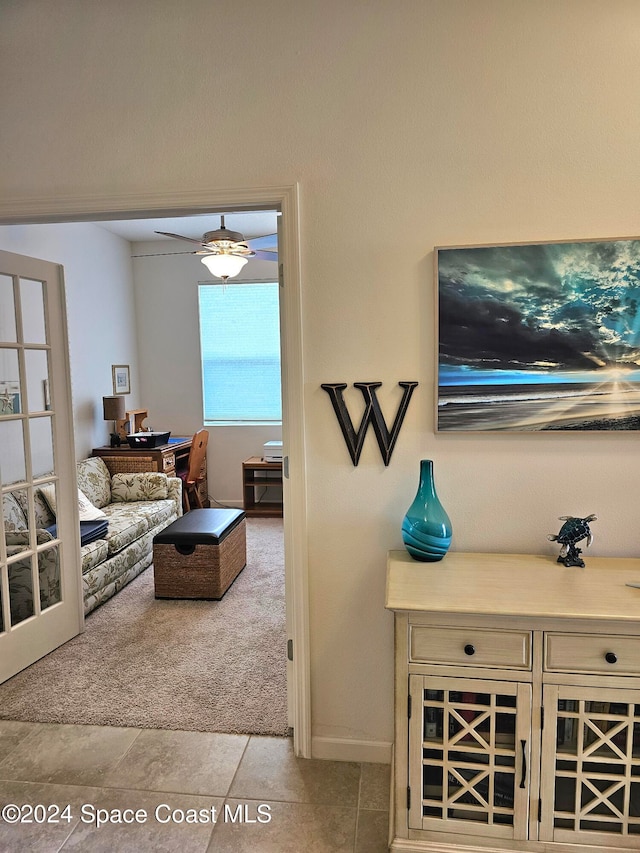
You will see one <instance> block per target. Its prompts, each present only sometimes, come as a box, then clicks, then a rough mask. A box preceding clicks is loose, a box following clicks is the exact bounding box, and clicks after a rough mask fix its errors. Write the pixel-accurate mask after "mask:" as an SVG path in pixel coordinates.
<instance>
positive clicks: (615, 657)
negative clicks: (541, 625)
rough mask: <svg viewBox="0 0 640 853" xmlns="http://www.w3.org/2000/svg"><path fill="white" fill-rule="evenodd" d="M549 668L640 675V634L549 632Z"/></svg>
mask: <svg viewBox="0 0 640 853" xmlns="http://www.w3.org/2000/svg"><path fill="white" fill-rule="evenodd" d="M544 640H545V641H544V668H545V670H547V671H549V672H593V673H606V674H609V675H640V637H624V636H617V635H610V634H552V633H549V634H545V638H544Z"/></svg>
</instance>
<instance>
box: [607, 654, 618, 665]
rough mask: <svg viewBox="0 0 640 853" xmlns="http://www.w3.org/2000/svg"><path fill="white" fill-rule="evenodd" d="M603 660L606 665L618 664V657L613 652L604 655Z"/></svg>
mask: <svg viewBox="0 0 640 853" xmlns="http://www.w3.org/2000/svg"><path fill="white" fill-rule="evenodd" d="M604 659H605V660H606V662H607V663H617V662H618V655H617V654H616V653H615V652H607V653H606V655H605V656H604Z"/></svg>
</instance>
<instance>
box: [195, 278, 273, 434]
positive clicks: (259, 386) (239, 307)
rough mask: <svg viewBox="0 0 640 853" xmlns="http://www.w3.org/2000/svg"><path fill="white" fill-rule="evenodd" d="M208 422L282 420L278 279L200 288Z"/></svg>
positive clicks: (201, 338)
mask: <svg viewBox="0 0 640 853" xmlns="http://www.w3.org/2000/svg"><path fill="white" fill-rule="evenodd" d="M198 296H199V312H200V352H201V355H202V386H203V398H204V422H205V424H210V423H256V422H258V423H280V422H281V421H282V399H281V389H280V315H279V304H278V284H277V282H268V283H262V282H261V283H253V284H241V283H237V282H234V283H233V284H229V283H227V284H226V285H219V284H213V285H212V284H201V285H199V286H198Z"/></svg>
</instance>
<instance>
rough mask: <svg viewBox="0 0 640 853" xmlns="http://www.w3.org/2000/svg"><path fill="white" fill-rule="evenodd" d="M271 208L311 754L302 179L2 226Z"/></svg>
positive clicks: (16, 205) (302, 682)
mask: <svg viewBox="0 0 640 853" xmlns="http://www.w3.org/2000/svg"><path fill="white" fill-rule="evenodd" d="M261 209H263V210H264V209H273V210H278V211H280V212H281V213H282V230H281V245H280V244H279V245H278V264H279V267H280V271H281V276H282V279H283V282H284V287H283V288H282V292H281V302H280V305H281V312H282V320H281V332H280V336H281V340H280V347H281V352H282V385H283V388H282V390H283V394H282V409H283V411H282V414H283V417H282V437H283V443H284V447H285V448H286V451H287V455H288V467H289V476H288V477H283V499H284V506H285V512H284V546H285V547H284V550H285V594H286V602H287V634H288V638H289V639H290V640H292V641H293V649H294V654H293V661H291V662H290V663H289V665H288V666H289V668H288V678H287V692H288V702H289V707H290V712H291V722H292V723H293V746H294V752H295V754H296V755H297V756H299V757H301V758H310V757H311V678H310V652H309V595H308V551H307V507H306V465H305V461H306V460H305V433H304V375H303V362H302V356H303V351H302V310H301V309H302V300H301V263H300V201H299V186H298V184H297V183H296V184H292V185H288V186H287V185H284V186H275V187H253V188H252V187H245V188H236V189H233V188H232V189H208V190H197V191H184V192H172V193H169V192H166V193H140V194H133V195H121V196H106V195H103V196H101V195H99V194H96V195H93V196H91V197H56V198H53V199H52V198H42V199H37V198H36V199H30V200H28V201H25V200H13V201H12V200H9V201H6V200H5V201H2V202H0V225H19V224H25V225H26V224H37V223H52V222H82V221H85V222H88V221H95V220H98V219H104V220H108V219H142V218H145V217H164V216H167V217H168V216H190V215H192V214H198V213H212V214H216V213H228V212H230V211H243V210H261Z"/></svg>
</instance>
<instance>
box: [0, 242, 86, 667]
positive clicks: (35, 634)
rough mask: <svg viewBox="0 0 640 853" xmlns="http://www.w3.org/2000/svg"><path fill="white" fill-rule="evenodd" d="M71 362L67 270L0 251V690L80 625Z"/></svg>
mask: <svg viewBox="0 0 640 853" xmlns="http://www.w3.org/2000/svg"><path fill="white" fill-rule="evenodd" d="M68 354H69V350H68V344H67V326H66V312H65V300H64V281H63V270H62V267H61V266H59V265H58V264H54V263H50V262H48V261H41V260H37V259H34V258H27V257H24V256H22V255H16V254H12V253H10V252H0V495H1V497H2V514H3V522H4V523H3V525H2V526H1V527H0V683H2V682H3V681H6V679H7V678H10V677H11V676H12V675H15V674H16V673H17V672H20V670H22V669H24V668H25V667H26V666H29V664H31V663H33V662H34V661H36V660H38V659H39V658H41V657H43V655H46V654H48V653H49V652H50V651H52V650H53V649H55V648H57V647H58V646H59V645H61V644H62V643H65V642H66V641H67V640H70V639H71V638H72V637H74V636H75V635H76V634H78V633H79V632H80V631H81V630H82V627H83V613H82V595H81V571H80V541H79V522H78V506H77V486H76V477H75V454H74V445H73V420H72V406H71V388H70V380H69V355H68ZM44 485H53V487H54V489H55V496H56V511H57V515H56V519H55V521H56V525H55V527H52V528H51V529H50V530H47V529H46V526H50V525H51V518H50V517H49V518H48V517H47V512H46V509H45V504H44V503H43V498H42V496H41V494H40V493H39V487H41V486H44Z"/></svg>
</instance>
